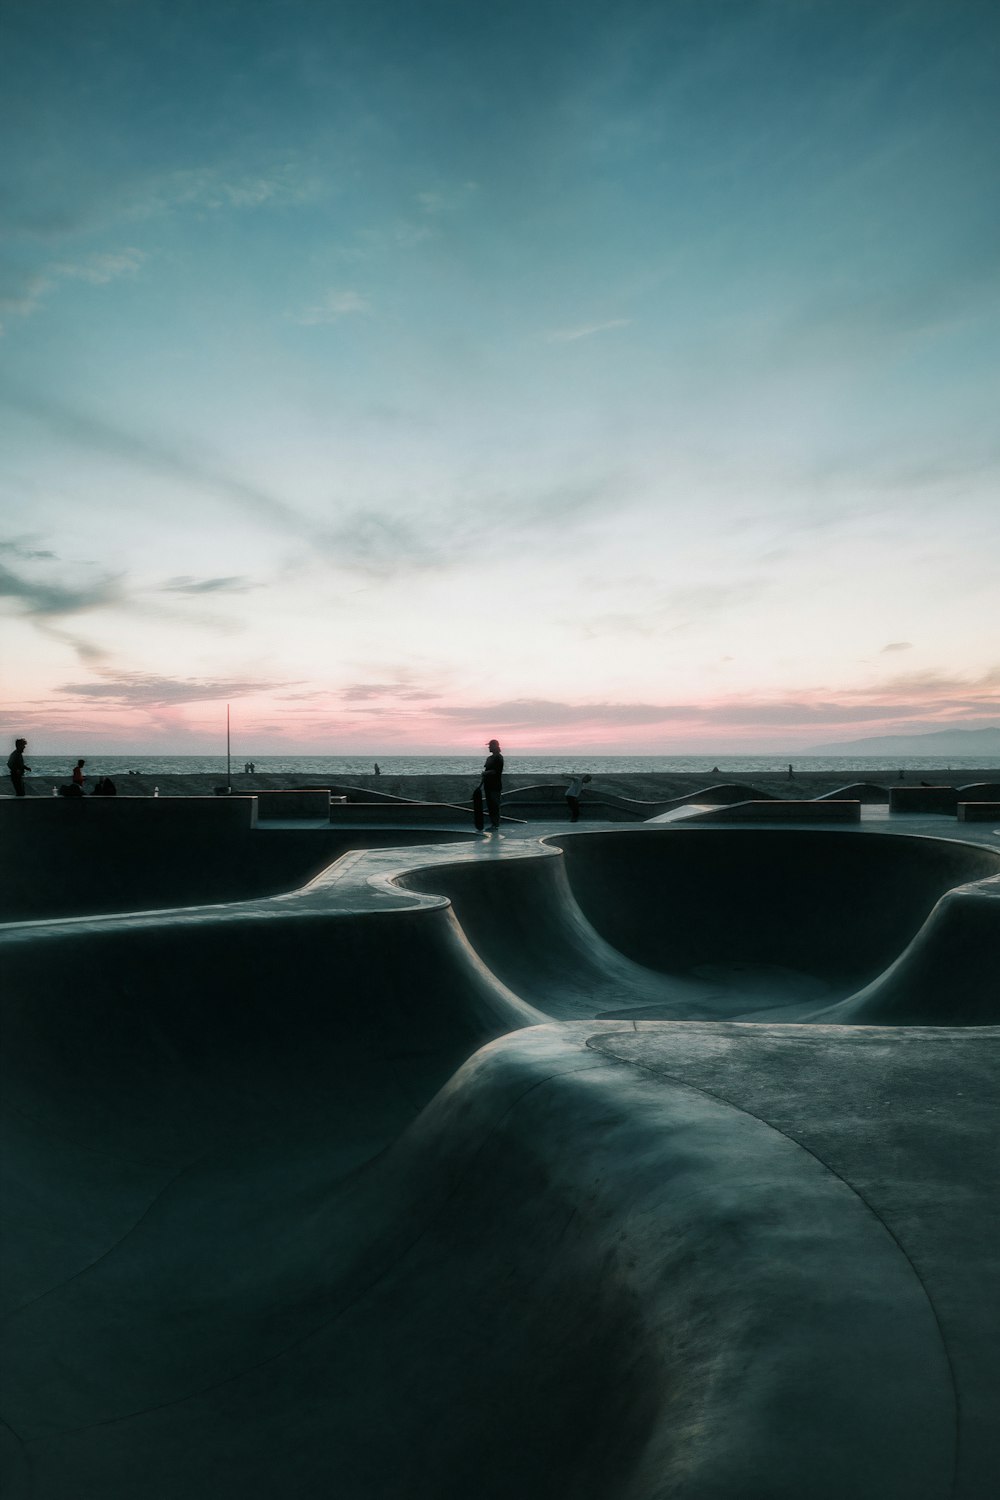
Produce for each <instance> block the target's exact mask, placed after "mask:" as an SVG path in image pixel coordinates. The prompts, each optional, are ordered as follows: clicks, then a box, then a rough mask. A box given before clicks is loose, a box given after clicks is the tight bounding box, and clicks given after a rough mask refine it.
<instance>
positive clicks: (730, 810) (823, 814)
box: [685, 801, 861, 823]
mask: <svg viewBox="0 0 1000 1500" xmlns="http://www.w3.org/2000/svg"><path fill="white" fill-rule="evenodd" d="M685 822H687V823H860V822H861V803H860V802H790V801H789V802H781V801H775V802H738V803H736V805H735V806H734V807H720V808H713V809H712V810H711V811H710V812H703V813H694V814H692V816H691V817H690V818H687V819H685Z"/></svg>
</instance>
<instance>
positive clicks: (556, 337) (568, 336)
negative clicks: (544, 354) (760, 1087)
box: [545, 318, 633, 344]
mask: <svg viewBox="0 0 1000 1500" xmlns="http://www.w3.org/2000/svg"><path fill="white" fill-rule="evenodd" d="M632 321H633V320H632V319H631V318H608V319H607V321H606V322H604V323H582V324H580V325H579V326H578V327H576V328H556V329H553V330H552V331H551V332H549V333H547V334H546V335H545V342H546V343H547V344H574V343H576V341H577V339H589V338H592V337H593V336H594V334H595V333H608V332H610V330H611V329H612V328H627V327H628V326H629V325H630V324H631V322H632Z"/></svg>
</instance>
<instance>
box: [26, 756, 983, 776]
mask: <svg viewBox="0 0 1000 1500" xmlns="http://www.w3.org/2000/svg"><path fill="white" fill-rule="evenodd" d="M75 759H76V758H75V757H74V756H65V755H32V754H31V751H30V749H29V751H28V762H29V764H30V765H31V767H32V769H33V770H34V771H35V772H37V773H38V774H39V775H41V776H60V775H65V776H67V777H68V776H69V773H70V771H71V770H72V768H73V766H74V764H75ZM483 759H484V757H483V756H475V755H386V756H382V757H380V759H379V762H378V764H379V767H380V768H381V771H382V774H383V775H384V776H466V775H475V774H476V773H478V772H479V771H480V770H481V769H482V764H483ZM792 764H793V765H794V766H795V768H796V770H798V771H802V772H805V771H819V772H828V771H831V772H832V771H860V772H864V773H881V774H886V773H888V772H893V773H895V772H898V771H899V770H906V771H922V770H936V771H942V770H953V771H961V770H963V769H968V770H974V771H981V770H985V769H986V767H984V766H983V765H982V764H981V757H979V758H977V757H974V756H967V755H966V756H961V755H959V756H950V757H946V756H942V755H936V756H926V755H925V756H911V757H908V758H907V757H902V756H884V755H882V756H871V755H869V756H865V755H834V756H829V755H800V756H797V757H794V758H793V760H792ZM243 765H244V762H243V760H242V759H240V760H238V761H237V760H236V759H235V758H234V759H233V761H232V771H233V775H239V774H240V773H241V772H242V770H243ZM254 765H255V767H256V769H257V770H258V771H259V772H260V773H261V774H264V775H282V776H329V777H331V779H332V778H336V779H337V780H342V779H343V778H345V777H350V776H370V775H371V774H372V771H373V769H374V762H373V761H372V760H368V759H363V758H362V757H360V756H357V755H258V756H257V757H256V758H255V760H254ZM788 765H789V762H788V759H787V758H784V759H782V757H781V756H778V755H716V756H712V755H509V756H507V757H506V769H507V770H508V771H509V772H510V773H511V774H516V775H519V776H521V775H525V774H527V773H531V774H533V775H535V774H540V775H548V776H559V775H561V774H562V773H563V772H566V771H589V772H591V774H592V775H600V774H604V775H627V774H630V773H631V774H639V775H649V774H651V773H656V772H657V771H663V772H671V771H682V772H691V773H692V774H693V775H708V774H712V773H713V772H715V771H716V770H718V772H719V773H720V774H721V775H724V776H726V778H727V779H728V778H736V777H742V776H749V775H752V774H754V773H755V772H756V773H758V774H769V775H773V774H774V773H776V772H781V771H785V770H787V768H788ZM129 771H136V772H141V773H142V774H144V775H148V776H155V775H164V776H166V775H174V776H177V775H184V774H188V775H192V776H224V775H225V774H226V757H225V756H224V755H221V756H219V755H98V754H93V755H88V756H87V775H88V776H125V775H127V774H128V772H129Z"/></svg>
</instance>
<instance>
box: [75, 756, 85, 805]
mask: <svg viewBox="0 0 1000 1500" xmlns="http://www.w3.org/2000/svg"><path fill="white" fill-rule="evenodd" d="M86 764H87V762H86V761H85V760H78V761H77V763H76V765H75V766H74V767H73V785H74V786H75V787H79V789H80V796H81V797H82V796H83V783H84V775H83V768H84V766H85V765H86Z"/></svg>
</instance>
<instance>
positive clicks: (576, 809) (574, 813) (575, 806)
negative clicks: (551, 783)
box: [566, 797, 580, 823]
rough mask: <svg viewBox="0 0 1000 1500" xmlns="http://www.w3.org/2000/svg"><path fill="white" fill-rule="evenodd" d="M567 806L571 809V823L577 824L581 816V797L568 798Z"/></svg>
mask: <svg viewBox="0 0 1000 1500" xmlns="http://www.w3.org/2000/svg"><path fill="white" fill-rule="evenodd" d="M566 806H567V807H568V808H569V820H570V822H571V823H575V822H576V820H577V819H578V818H579V816H580V799H579V797H567V798H566Z"/></svg>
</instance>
